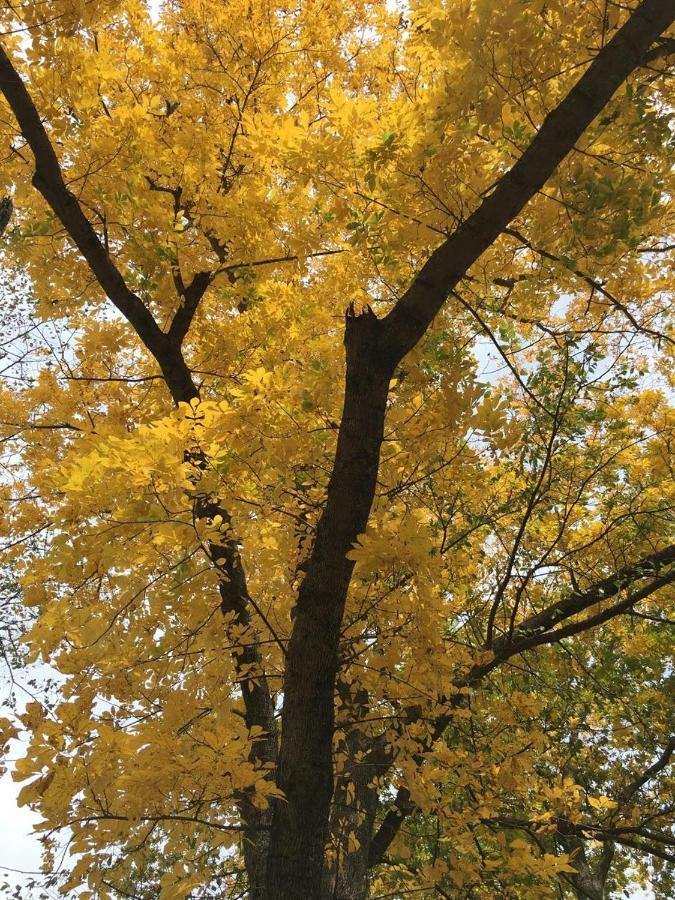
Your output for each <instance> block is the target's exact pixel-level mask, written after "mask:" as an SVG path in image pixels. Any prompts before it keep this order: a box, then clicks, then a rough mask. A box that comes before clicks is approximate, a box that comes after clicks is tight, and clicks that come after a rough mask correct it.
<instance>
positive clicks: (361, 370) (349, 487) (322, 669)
mask: <svg viewBox="0 0 675 900" xmlns="http://www.w3.org/2000/svg"><path fill="white" fill-rule="evenodd" d="M379 334H380V323H379V321H378V320H377V318H376V317H375V316H374V315H373V314H372V312H370V310H368V311H367V312H365V313H364V314H363V315H360V316H358V315H355V314H354V311H353V309H350V311H349V313H348V315H347V323H346V331H345V346H346V357H347V375H346V388H345V401H344V410H343V416H342V422H341V425H340V432H339V435H338V443H337V450H336V457H335V466H334V469H333V474H332V476H331V479H330V483H329V485H328V496H327V501H326V507H325V510H324V513H323V515H322V517H321V519H320V521H319V524H318V526H317V534H316V541H315V543H314V548H313V550H312V554H311V556H310V559H309V561H308V573H307V576H306V578H305V580H304V582H303V583H302V585H301V587H300V591H299V593H298V603H297V606H296V609H295V623H294V628H293V634H292V636H291V640H290V642H289V646H288V654H287V660H286V673H285V678H284V708H283V717H282V721H283V733H282V739H281V748H280V751H279V764H278V774H277V785H278V786H279V787H280V788H281V789H282V790H283V792H284V795H285V800H283V801H280V802H278V803H276V804H275V809H274V818H273V822H272V837H271V845H270V856H269V863H268V870H267V900H320V898H321V900H323V896H324V885H325V874H324V868H325V847H326V842H327V840H328V818H329V810H330V802H331V797H332V794H333V733H334V693H335V679H336V675H337V671H338V645H339V634H340V626H341V623H342V617H343V613H344V605H345V599H346V596H347V589H348V586H349V581H350V578H351V574H352V570H353V568H354V563H353V561H352V560H349V559H347V553H348V552H349V550H350V549H351V547H352V545H353V542H354V540H355V538H356V537H357V535H358V534H360V533H362V532H363V531H364V530H365V527H366V523H367V521H368V514H369V512H370V506H371V502H372V498H373V494H374V491H375V480H376V478H377V469H378V464H379V454H380V445H381V443H382V436H383V428H384V414H385V408H386V403H387V392H388V387H389V380H390V376H391V369H390V368H389V367H388V366H386V365H385V364H383V363H382V361H381V357H380V354H379V352H378V346H377V343H378V337H379Z"/></svg>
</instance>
